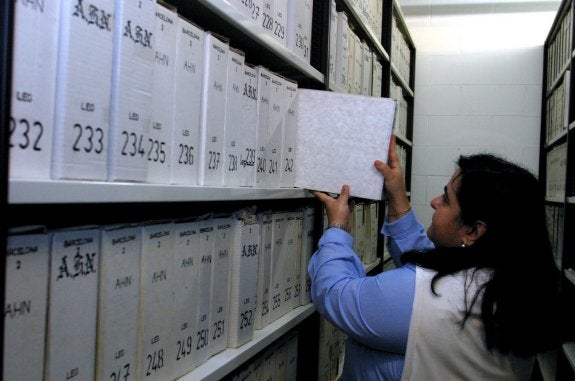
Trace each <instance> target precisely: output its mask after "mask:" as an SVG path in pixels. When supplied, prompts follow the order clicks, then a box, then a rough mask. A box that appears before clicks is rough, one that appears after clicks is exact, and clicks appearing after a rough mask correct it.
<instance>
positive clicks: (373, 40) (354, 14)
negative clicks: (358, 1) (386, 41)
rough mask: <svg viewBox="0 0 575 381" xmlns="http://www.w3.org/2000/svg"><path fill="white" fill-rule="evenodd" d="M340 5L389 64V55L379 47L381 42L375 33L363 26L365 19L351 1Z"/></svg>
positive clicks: (344, 1)
mask: <svg viewBox="0 0 575 381" xmlns="http://www.w3.org/2000/svg"><path fill="white" fill-rule="evenodd" d="M341 2H342V4H343V5H344V6H345V7H346V8H347V12H346V13H347V14H348V16H352V17H353V18H354V19H355V20H356V22H357V23H358V24H360V25H361V28H362V30H363V33H364V34H365V35H367V38H368V39H369V40H370V45H371V46H373V47H374V48H375V49H376V50H377V51H378V52H379V54H380V55H381V56H383V57H384V58H385V60H386V61H388V62H389V54H388V53H387V52H386V51H385V48H384V47H383V45H381V41H380V39H379V38H377V35H376V34H375V32H374V31H373V30H372V29H371V27H369V26H368V25H367V24H365V18H364V17H363V15H362V12H361V10H360V9H359V8H358V7H357V6H356V5H355V4H353V3H352V1H351V0H341Z"/></svg>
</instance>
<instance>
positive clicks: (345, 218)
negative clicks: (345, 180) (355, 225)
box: [311, 184, 351, 231]
mask: <svg viewBox="0 0 575 381" xmlns="http://www.w3.org/2000/svg"><path fill="white" fill-rule="evenodd" d="M311 193H312V194H313V195H314V196H315V197H316V198H317V199H318V200H320V201H321V202H322V203H323V204H324V205H325V208H326V210H327V219H328V223H329V226H332V225H342V226H345V227H346V228H347V231H350V229H351V224H350V217H351V209H350V206H349V203H348V202H349V185H347V184H344V185H343V186H342V187H341V193H340V195H339V197H337V198H333V197H331V196H329V195H328V194H326V193H323V192H318V191H312V192H311Z"/></svg>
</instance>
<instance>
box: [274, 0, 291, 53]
mask: <svg viewBox="0 0 575 381" xmlns="http://www.w3.org/2000/svg"><path fill="white" fill-rule="evenodd" d="M272 1H273V4H274V5H273V6H274V8H273V14H272V18H273V28H272V30H271V31H272V33H273V36H274V38H275V39H276V40H277V41H278V42H279V43H280V44H281V45H282V46H286V44H287V23H288V2H287V1H286V0H272Z"/></svg>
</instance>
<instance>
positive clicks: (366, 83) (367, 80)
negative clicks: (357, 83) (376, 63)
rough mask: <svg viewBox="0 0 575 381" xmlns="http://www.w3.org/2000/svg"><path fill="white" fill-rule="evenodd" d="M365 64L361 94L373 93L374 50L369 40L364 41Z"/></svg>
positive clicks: (362, 71) (363, 65)
mask: <svg viewBox="0 0 575 381" xmlns="http://www.w3.org/2000/svg"><path fill="white" fill-rule="evenodd" d="M361 45H362V53H363V64H362V66H361V95H371V76H372V75H373V69H372V57H373V56H372V52H371V49H370V48H369V45H367V42H365V41H362V43H361Z"/></svg>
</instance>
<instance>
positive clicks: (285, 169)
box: [279, 79, 298, 188]
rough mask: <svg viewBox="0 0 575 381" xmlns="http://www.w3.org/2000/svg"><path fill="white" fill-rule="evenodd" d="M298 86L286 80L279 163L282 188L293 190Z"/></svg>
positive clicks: (295, 166)
mask: <svg viewBox="0 0 575 381" xmlns="http://www.w3.org/2000/svg"><path fill="white" fill-rule="evenodd" d="M297 89H298V84H297V82H295V81H290V80H289V79H285V89H284V102H285V103H284V109H283V114H284V116H283V130H282V134H283V137H282V149H281V152H282V153H281V160H280V163H279V170H280V186H281V187H283V188H293V186H294V181H295V171H296V169H297V163H296V161H295V145H296V137H297V132H296V128H297V115H296V109H295V106H296V99H297Z"/></svg>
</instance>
